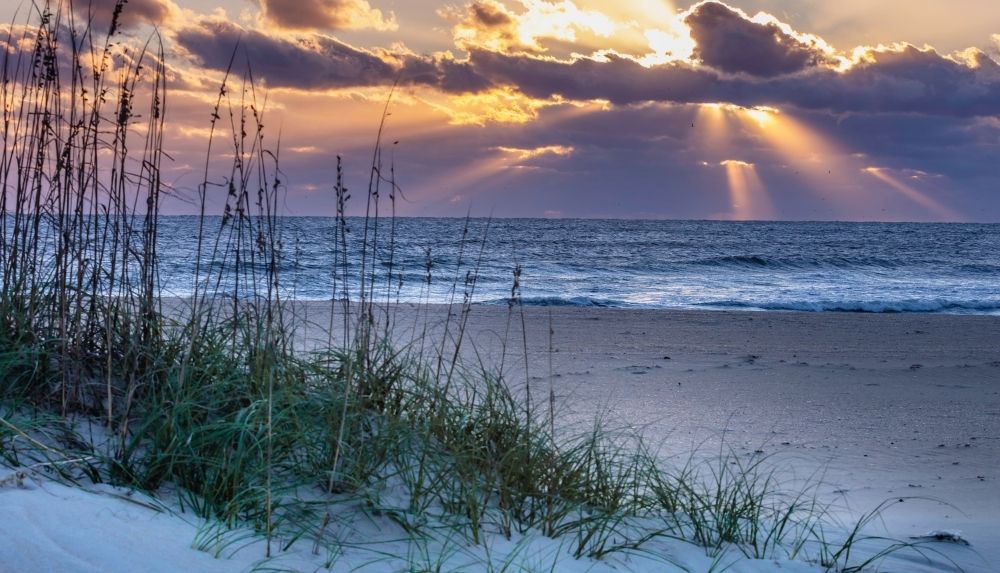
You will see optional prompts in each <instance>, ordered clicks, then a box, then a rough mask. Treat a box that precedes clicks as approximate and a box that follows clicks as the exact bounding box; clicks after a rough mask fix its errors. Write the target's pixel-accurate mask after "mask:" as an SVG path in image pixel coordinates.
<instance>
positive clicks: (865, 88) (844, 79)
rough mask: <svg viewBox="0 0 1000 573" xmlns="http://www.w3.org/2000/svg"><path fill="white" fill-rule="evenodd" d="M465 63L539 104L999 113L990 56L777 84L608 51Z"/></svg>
mask: <svg viewBox="0 0 1000 573" xmlns="http://www.w3.org/2000/svg"><path fill="white" fill-rule="evenodd" d="M469 63H470V64H471V65H472V67H473V69H475V70H476V71H477V72H478V73H479V74H480V75H482V76H483V77H485V78H489V79H490V80H491V81H493V83H497V84H504V85H509V86H514V87H516V88H517V89H519V90H521V91H523V92H524V93H526V94H528V95H530V96H532V97H535V98H549V97H554V96H561V97H565V98H569V99H574V100H598V99H600V100H608V101H610V102H612V103H615V104H621V105H626V104H635V103H641V102H645V101H655V102H673V103H713V102H725V103H733V104H737V105H742V106H760V105H769V106H782V105H792V106H796V107H800V108H803V109H811V110H827V111H832V112H835V113H844V112H910V113H926V114H934V115H951V116H990V115H996V114H998V113H1000V66H998V64H997V63H996V62H995V61H993V60H992V59H990V58H989V57H988V56H986V54H984V53H982V52H979V53H978V54H977V56H976V58H975V63H974V64H970V63H968V62H962V61H958V60H956V59H952V58H949V57H945V56H942V55H940V54H938V53H937V52H935V51H934V50H932V49H925V50H921V49H918V48H915V47H913V46H908V45H902V46H895V47H891V48H880V49H869V50H864V51H862V52H859V54H858V61H857V62H856V63H855V64H854V65H853V66H852V67H851V68H850V69H848V70H846V71H842V72H841V71H837V70H834V69H830V68H826V67H820V68H813V69H808V70H803V71H800V72H798V73H794V74H785V75H781V76H777V77H754V76H747V75H745V74H740V75H735V76H734V75H729V74H723V73H720V72H718V71H716V70H714V69H713V68H711V67H708V66H703V65H697V64H693V63H688V62H669V63H666V64H661V65H654V66H650V67H645V66H642V65H640V64H639V63H638V62H637V61H635V60H634V59H632V58H629V57H624V56H620V55H616V54H613V53H612V54H606V55H604V57H602V58H593V57H578V58H575V59H572V60H558V59H553V58H538V57H532V56H530V55H524V54H515V55H510V54H499V53H495V52H487V51H473V52H471V54H470V58H469Z"/></svg>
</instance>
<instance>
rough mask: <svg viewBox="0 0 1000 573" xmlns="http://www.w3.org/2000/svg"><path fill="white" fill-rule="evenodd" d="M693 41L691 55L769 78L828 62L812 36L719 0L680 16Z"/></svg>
mask: <svg viewBox="0 0 1000 573" xmlns="http://www.w3.org/2000/svg"><path fill="white" fill-rule="evenodd" d="M684 23H686V24H687V25H688V27H689V28H690V29H691V37H692V38H693V39H694V41H695V44H696V45H695V49H694V56H695V57H696V58H698V59H699V60H700V61H701V62H703V63H704V64H705V65H708V66H711V67H713V68H715V69H717V70H720V71H723V72H728V73H734V74H735V73H746V74H750V75H753V76H762V77H771V76H777V75H781V74H790V73H794V72H799V71H802V70H806V69H809V68H813V67H816V66H818V65H820V64H822V63H825V62H827V61H828V55H827V53H826V52H825V51H824V49H823V46H822V45H821V44H820V42H819V41H817V39H814V38H804V37H801V36H799V35H797V34H794V33H793V32H792V31H791V30H790V29H789V28H787V27H785V26H782V25H781V24H780V23H779V22H777V21H776V20H774V19H771V18H767V17H765V16H760V17H757V18H755V19H750V18H748V17H747V15H746V14H744V13H743V12H740V11H738V10H736V9H734V8H730V7H729V6H727V5H725V4H722V3H721V2H703V3H701V4H698V5H696V6H695V7H693V8H692V9H691V10H690V11H689V12H688V14H687V16H686V17H685V18H684Z"/></svg>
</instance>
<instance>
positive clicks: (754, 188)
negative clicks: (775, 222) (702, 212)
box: [719, 159, 775, 221]
mask: <svg viewBox="0 0 1000 573" xmlns="http://www.w3.org/2000/svg"><path fill="white" fill-rule="evenodd" d="M719 165H721V166H723V167H725V169H726V180H727V182H728V183H729V202H730V207H731V208H732V218H733V219H736V220H741V221H748V220H764V219H773V218H774V217H775V210H774V204H773V203H772V201H771V197H770V196H769V195H768V194H767V190H766V189H764V183H763V182H762V181H761V180H760V176H759V175H758V174H757V167H756V166H755V165H754V164H753V163H747V162H746V161H740V160H738V159H726V160H725V161H722V162H720V163H719Z"/></svg>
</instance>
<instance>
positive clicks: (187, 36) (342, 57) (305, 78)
mask: <svg viewBox="0 0 1000 573" xmlns="http://www.w3.org/2000/svg"><path fill="white" fill-rule="evenodd" d="M174 41H175V42H176V43H177V45H178V46H179V47H181V48H182V49H183V50H184V51H185V52H187V54H188V56H189V57H191V58H193V59H194V60H196V61H197V62H198V63H199V64H201V65H202V66H204V67H207V68H210V69H213V70H225V69H226V68H227V66H228V65H229V62H230V58H231V57H232V54H233V50H238V55H239V57H238V59H237V60H236V63H237V65H238V66H241V67H242V65H243V62H244V61H245V62H247V63H249V65H250V67H251V69H252V71H253V73H254V75H255V76H256V77H258V78H263V79H264V80H265V81H266V82H267V83H268V85H270V86H273V87H289V88H297V89H306V90H308V89H332V88H346V87H362V86H379V85H391V84H393V83H395V82H396V81H397V80H398V81H399V83H400V84H402V85H424V86H431V87H436V88H438V89H440V90H442V91H447V92H453V93H464V92H471V91H482V90H485V89H487V88H489V87H490V83H489V82H488V81H487V80H485V79H484V78H482V77H481V76H479V75H478V74H477V73H476V72H475V71H474V70H472V69H471V68H470V67H469V65H468V64H467V63H464V62H460V61H456V60H455V59H454V58H452V57H451V56H448V55H447V54H445V55H439V56H434V57H429V56H419V55H416V54H412V53H409V52H406V51H403V50H398V51H394V52H393V51H386V50H364V49H361V48H355V47H353V46H351V45H349V44H346V43H344V42H341V41H340V40H337V39H336V38H333V37H330V36H326V35H323V34H309V35H306V36H303V37H297V38H289V37H284V36H278V35H271V34H265V33H263V32H261V31H259V30H252V29H246V28H243V27H241V26H238V25H236V24H233V23H232V22H229V21H226V20H221V19H209V18H206V19H202V20H200V21H198V22H196V23H195V24H194V25H191V26H187V27H184V28H181V29H179V30H177V31H176V32H175V33H174Z"/></svg>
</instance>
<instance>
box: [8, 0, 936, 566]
mask: <svg viewBox="0 0 1000 573" xmlns="http://www.w3.org/2000/svg"><path fill="white" fill-rule="evenodd" d="M123 4H124V3H123V2H119V3H118V6H117V8H116V10H115V14H116V16H117V15H118V14H120V12H121V9H122V7H123ZM77 19H78V16H76V15H74V14H73V13H72V12H70V11H69V10H68V9H58V10H55V11H50V10H49V9H48V8H45V7H43V8H39V9H38V12H36V13H34V14H32V15H30V16H29V17H28V24H25V25H13V26H11V27H10V28H9V29H8V33H7V35H6V40H5V41H4V44H5V46H6V48H7V49H6V50H5V53H4V56H3V61H2V89H0V104H2V108H3V127H2V143H0V145H2V149H0V187H2V188H3V189H4V190H5V191H6V193H4V194H3V195H0V211H2V217H0V261H2V264H3V268H2V270H0V274H2V285H0V372H3V375H2V377H0V457H2V459H3V460H4V461H5V462H6V463H7V464H9V465H11V466H14V467H19V468H23V469H22V471H28V472H44V473H46V474H48V475H59V476H61V477H62V478H63V479H72V480H82V479H87V480H91V481H95V482H98V481H107V482H111V483H115V484H121V485H126V486H130V487H134V488H139V489H142V490H145V491H150V492H155V491H162V490H164V489H165V488H169V489H171V490H172V491H175V492H176V496H177V500H178V502H179V504H180V507H181V509H182V510H190V511H193V512H195V513H196V514H197V515H199V516H202V517H206V518H210V519H211V520H213V521H212V523H215V524H216V525H215V526H212V527H209V528H207V529H206V530H205V531H204V532H203V534H202V535H200V536H199V539H198V540H197V545H198V546H199V547H201V548H203V549H205V550H209V551H215V552H219V553H221V552H224V551H225V550H226V549H227V548H231V547H235V546H239V545H240V544H242V543H243V542H244V539H243V538H242V537H241V536H242V535H244V534H245V532H246V531H247V528H249V530H250V531H252V532H254V534H255V535H261V536H264V537H266V539H267V541H268V543H267V547H268V549H267V552H268V556H270V555H271V554H276V553H280V552H282V551H284V550H287V549H288V548H290V547H291V546H293V545H296V544H303V545H305V546H308V547H311V548H312V551H313V552H314V553H315V554H317V555H323V556H324V558H323V559H324V560H325V563H326V564H327V565H332V564H334V563H335V562H336V561H337V559H338V558H339V556H340V555H342V554H343V552H344V551H345V550H346V549H348V548H354V549H358V548H362V549H365V550H369V551H372V552H373V555H376V557H375V558H374V559H376V560H377V559H378V558H377V554H378V548H377V547H368V546H365V544H364V543H363V542H361V541H359V540H358V539H356V536H353V535H352V534H351V528H352V527H353V524H354V523H355V522H356V520H357V519H359V517H358V516H361V515H363V516H367V517H366V518H367V519H373V520H379V521H380V522H381V523H383V524H385V526H386V527H390V526H391V527H392V528H395V529H394V530H395V531H396V532H398V534H399V535H400V536H403V537H405V538H407V539H410V541H411V545H410V546H411V547H412V555H411V556H410V559H409V560H410V561H411V562H412V567H413V569H414V570H418V569H419V570H443V569H445V568H447V567H448V565H447V563H448V561H449V556H450V555H451V553H450V552H449V551H448V550H447V548H448V547H450V546H453V545H455V544H456V543H458V542H459V541H456V540H460V543H461V544H470V543H471V544H473V545H482V546H483V547H485V548H486V549H485V551H486V552H487V555H488V554H489V539H490V538H491V536H496V535H500V536H502V537H506V538H516V537H517V536H519V535H522V534H525V533H528V532H539V533H540V534H542V535H545V536H549V537H552V538H556V539H558V540H560V543H561V545H560V547H563V548H565V550H566V551H568V552H569V553H571V554H572V555H573V556H575V557H578V558H592V559H602V558H605V557H606V556H608V555H611V554H614V553H619V552H626V553H627V552H643V551H648V550H649V549H648V547H649V546H650V544H651V543H652V542H654V541H657V540H664V539H674V540H682V541H685V542H690V543H694V544H697V545H700V546H702V547H704V548H705V549H706V551H708V552H710V553H712V554H716V555H724V553H725V551H729V550H732V549H733V548H735V549H736V550H737V551H738V552H739V553H741V554H744V555H746V556H749V557H752V558H776V559H783V558H803V559H807V560H814V561H816V562H817V563H819V564H820V565H821V566H822V567H824V568H826V569H827V570H836V571H851V570H855V569H858V568H859V567H863V566H867V565H869V563H870V562H871V561H870V560H869V557H870V556H864V557H861V558H859V559H857V560H852V555H851V551H850V547H851V546H852V544H855V543H857V542H858V541H859V540H861V539H862V537H863V536H862V534H861V533H860V529H856V530H855V532H854V534H852V535H851V536H850V537H848V538H847V541H846V542H845V541H843V539H840V538H837V539H835V540H832V541H831V540H830V539H831V538H830V537H829V536H830V535H831V533H830V529H829V522H828V520H827V515H826V508H825V507H824V506H823V505H822V504H821V503H820V502H819V501H818V500H817V498H816V496H815V495H814V490H811V489H808V488H807V489H806V490H800V491H792V492H791V493H789V492H788V491H785V490H784V489H783V487H782V484H781V483H780V481H779V480H778V479H777V477H776V475H775V474H774V473H772V472H771V471H770V470H768V469H767V467H766V466H765V465H764V464H763V463H761V462H755V463H750V464H746V463H745V462H744V461H742V460H740V458H738V457H737V456H735V455H729V454H725V453H724V452H723V453H722V454H720V456H719V458H718V459H717V460H716V461H715V462H713V463H711V464H708V465H697V464H688V465H684V466H681V467H672V466H670V465H668V464H666V463H665V462H664V461H663V460H662V459H661V458H660V457H659V456H658V455H657V454H656V452H655V451H653V450H652V449H651V448H649V447H648V446H647V445H646V444H645V443H643V441H642V440H641V439H640V438H639V437H638V436H635V435H633V434H630V433H628V432H624V431H616V430H613V429H612V428H611V427H610V426H608V425H607V424H604V423H601V422H599V421H598V422H596V423H595V425H594V426H593V427H592V428H590V429H588V430H586V431H583V432H579V433H576V434H574V433H572V432H570V431H557V430H556V420H555V418H556V410H555V407H554V402H555V400H554V395H553V394H552V392H551V390H549V391H548V394H549V399H548V401H546V402H545V403H541V404H540V403H539V402H537V401H533V400H532V397H533V396H538V395H541V394H540V392H543V391H544V390H545V389H540V388H534V389H533V388H531V378H530V376H528V375H527V373H525V376H524V378H523V379H516V378H508V377H507V372H506V369H505V368H504V365H503V364H502V363H501V364H500V365H498V366H495V367H494V366H491V365H487V364H481V363H477V362H471V363H470V362H469V361H468V360H466V359H464V358H463V356H464V355H465V354H463V351H462V348H463V344H467V343H466V342H464V339H465V328H466V325H467V320H468V317H469V313H470V312H472V300H473V295H474V292H475V285H476V273H475V271H470V272H469V273H467V274H464V275H461V274H458V275H457V276H456V277H451V278H450V279H449V278H445V279H444V280H451V281H452V289H453V290H452V292H453V299H452V305H451V310H450V311H449V317H448V321H447V324H446V325H445V327H444V334H443V335H442V336H441V337H440V339H434V340H431V339H428V338H427V336H428V335H427V334H424V335H423V337H421V336H417V338H416V339H414V340H411V341H403V342H400V341H399V340H397V339H396V337H395V336H394V331H393V320H392V313H391V305H390V304H388V303H390V302H391V296H392V292H393V285H395V284H397V283H398V281H400V280H402V279H401V276H402V275H401V274H400V273H399V270H398V268H397V266H396V264H395V263H394V261H393V253H394V241H395V234H394V214H395V200H396V195H397V193H398V188H397V186H396V183H395V175H394V172H393V170H392V168H391V165H388V166H386V165H384V164H383V158H382V151H381V150H382V145H381V136H382V128H381V126H380V128H379V131H378V140H377V141H376V144H375V146H374V151H373V158H372V163H371V171H370V175H371V176H370V182H369V186H368V189H367V190H365V191H363V192H362V193H360V194H358V195H359V199H358V198H356V199H355V201H357V200H360V201H362V202H364V209H363V210H364V211H365V212H366V213H367V215H366V216H365V217H363V218H361V219H350V218H348V217H347V216H346V211H347V204H348V201H349V200H350V194H349V193H348V191H347V189H345V188H344V185H343V179H342V170H341V167H340V162H339V159H338V165H337V170H336V172H335V173H332V174H331V176H332V177H335V181H336V183H335V185H334V188H333V189H332V191H331V195H330V198H331V202H332V204H333V205H334V207H335V209H336V212H337V216H336V223H335V226H334V234H333V236H332V237H331V240H330V242H329V245H328V248H330V249H331V251H332V260H334V261H337V264H336V265H335V267H334V268H331V269H330V298H331V301H332V302H331V303H330V304H331V319H330V322H329V324H327V325H323V326H324V327H325V328H326V329H327V332H328V333H329V336H328V337H327V340H326V343H325V344H314V345H310V346H309V347H303V345H301V344H299V343H298V342H297V341H298V340H299V338H297V333H299V332H300V329H302V328H316V325H309V324H306V323H305V321H304V320H303V319H301V318H299V317H298V315H297V310H296V305H295V302H294V300H293V297H292V296H291V295H290V292H291V289H290V286H289V285H294V282H295V277H294V275H293V274H292V275H291V276H289V275H290V273H288V272H286V271H285V270H283V269H286V268H287V266H286V265H283V264H282V263H283V262H286V261H289V260H290V259H292V258H293V256H294V254H293V252H292V249H291V248H290V245H289V244H287V243H286V239H287V238H286V236H285V235H283V233H282V225H283V219H282V217H281V216H280V214H281V208H280V205H281V204H282V195H283V193H284V186H283V184H282V182H281V177H282V175H281V171H280V167H279V161H278V153H277V151H276V150H272V149H271V148H270V147H269V145H268V140H267V139H266V137H265V134H264V128H263V114H264V105H263V100H264V99H266V98H264V97H263V96H259V94H258V88H257V86H256V85H255V83H254V81H253V80H252V75H250V73H249V71H247V72H245V73H227V74H226V78H225V80H224V83H223V84H222V86H221V87H220V89H219V92H218V97H217V102H216V104H215V106H214V109H212V110H211V123H210V128H211V132H212V137H211V140H210V143H209V148H208V150H207V152H206V159H205V166H204V170H203V178H202V181H201V183H200V185H199V186H198V189H197V197H196V199H195V200H196V203H197V207H198V209H199V211H200V218H199V220H198V221H199V222H198V226H197V227H198V233H197V239H196V245H195V249H194V250H195V252H194V256H195V257H197V258H196V261H197V263H196V268H195V272H194V276H192V277H191V279H192V293H193V294H192V295H191V296H190V297H188V298H186V299H184V300H181V301H165V300H164V299H163V298H162V297H161V296H160V294H161V291H160V287H159V283H158V277H159V274H158V261H157V252H156V249H157V236H158V232H159V226H158V223H159V221H160V214H159V207H160V204H161V200H162V199H163V198H164V197H165V196H166V194H170V193H172V192H173V191H172V190H171V189H169V187H168V186H167V185H166V184H165V183H164V181H163V180H162V178H161V165H162V164H163V162H164V161H165V159H166V157H167V155H166V152H165V151H164V148H163V145H164V137H165V136H164V133H165V129H166V123H165V122H166V119H165V118H166V112H165V107H164V106H165V102H166V100H167V85H168V83H169V78H168V73H167V67H166V63H165V61H164V60H165V54H164V49H163V46H162V44H161V43H160V42H159V40H158V38H157V37H156V36H154V37H153V38H152V40H151V41H150V42H149V43H148V44H146V45H145V46H144V47H142V48H141V49H136V48H134V47H129V46H130V44H129V43H128V42H119V41H117V39H116V36H115V30H116V25H115V23H112V28H111V33H110V34H108V35H105V36H102V35H99V34H95V33H94V32H93V31H92V30H91V29H90V27H89V26H88V25H87V23H86V22H80V21H78V20H77ZM234 61H236V60H235V59H234ZM383 121H384V117H383ZM222 146H225V147H226V148H227V149H226V152H227V153H228V154H229V155H230V156H231V157H232V160H231V163H229V164H228V165H222V164H220V163H219V161H218V160H217V158H218V156H219V149H220V148H221V147H222ZM221 195H224V196H225V198H226V199H225V204H224V207H223V209H222V211H221V213H219V214H218V215H219V216H220V218H212V217H211V213H208V212H206V211H207V210H208V207H207V205H208V204H210V203H211V201H209V197H210V196H221ZM485 232H486V231H484V233H485ZM465 235H466V236H465V237H463V245H464V247H463V255H462V256H463V257H466V259H467V262H470V263H471V264H472V266H473V268H474V269H475V268H478V262H479V261H477V260H476V259H475V257H476V252H477V248H476V247H477V244H480V243H478V241H483V240H485V239H483V238H478V237H473V236H472V233H471V232H470V231H469V230H468V229H467V232H466V234H465ZM481 252H482V251H481V250H480V251H479V253H480V255H479V256H481ZM349 254H350V257H349ZM428 258H429V257H428ZM349 259H350V260H351V261H355V262H351V263H349ZM357 261H359V262H360V264H358V263H357ZM432 269H433V266H432V264H431V263H430V262H428V264H427V267H426V275H427V278H426V280H427V281H428V282H430V281H431V280H441V279H440V278H438V277H434V276H433V271H432ZM520 278H521V277H520V269H514V270H513V275H512V291H511V299H510V305H509V313H510V314H509V317H510V319H509V321H508V323H509V324H512V325H513V328H514V329H515V330H516V329H517V327H518V325H520V327H521V328H522V329H523V325H524V322H523V313H524V308H523V307H522V306H521V305H520V291H519V286H520V285H519V281H520ZM522 334H523V332H522ZM523 338H524V337H523V336H522V337H521V339H522V340H523ZM523 350H524V351H525V354H526V353H527V348H524V349H523ZM866 519H870V517H866ZM233 532H236V533H233ZM241 532H242V533H241ZM442 540H444V541H442ZM435 543H436V545H434V544H435ZM845 543H846V545H845ZM429 544H430V545H429ZM432 545H433V546H434V547H436V548H437V549H435V550H432V549H429V547H431V546H432ZM905 545H906V546H907V547H910V548H914V549H916V550H918V551H919V550H920V548H919V547H917V546H914V545H912V544H905ZM895 549H898V547H895V546H894V547H893V550H895ZM516 553H517V552H516V551H515V552H514V553H513V554H511V555H508V556H507V557H506V558H504V559H500V558H498V559H497V560H496V562H491V563H490V564H489V566H490V568H491V569H493V570H497V571H502V570H514V565H513V559H514V558H515V557H516ZM879 557H881V555H879Z"/></svg>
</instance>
